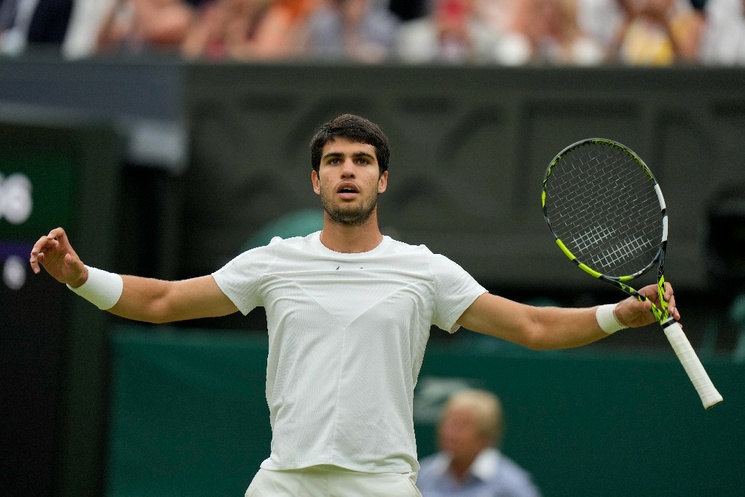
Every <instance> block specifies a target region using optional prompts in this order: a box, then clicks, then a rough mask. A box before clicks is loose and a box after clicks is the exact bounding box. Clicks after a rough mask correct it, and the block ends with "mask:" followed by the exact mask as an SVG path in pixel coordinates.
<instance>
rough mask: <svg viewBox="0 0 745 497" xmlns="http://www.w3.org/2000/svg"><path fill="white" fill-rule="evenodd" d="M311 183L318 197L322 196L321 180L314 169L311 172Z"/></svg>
mask: <svg viewBox="0 0 745 497" xmlns="http://www.w3.org/2000/svg"><path fill="white" fill-rule="evenodd" d="M310 182H311V183H313V191H314V192H316V194H317V195H320V194H321V180H320V178H319V177H318V172H317V171H316V170H315V169H313V170H312V171H311V172H310Z"/></svg>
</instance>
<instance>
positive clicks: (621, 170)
mask: <svg viewBox="0 0 745 497" xmlns="http://www.w3.org/2000/svg"><path fill="white" fill-rule="evenodd" d="M542 205H543V215H544V216H545V218H546V223H547V224H548V227H549V229H550V230H551V232H552V233H553V235H554V237H555V239H556V244H557V245H558V246H559V248H560V249H561V251H562V252H564V255H566V256H567V257H569V259H570V260H572V261H573V262H574V263H575V264H576V265H577V266H578V267H579V268H580V269H582V270H583V271H585V272H586V273H588V274H590V275H591V276H594V277H595V278H598V279H600V280H602V281H605V282H606V283H609V284H611V285H613V286H614V287H616V288H618V289H620V290H622V291H624V292H626V293H627V294H629V295H633V296H634V297H636V298H637V299H639V300H640V301H644V300H648V299H647V298H646V297H644V296H643V295H641V294H640V293H639V292H638V291H637V290H635V289H634V288H632V287H631V286H629V285H628V284H627V282H629V281H631V280H633V279H634V278H637V277H639V276H641V275H643V274H645V273H646V272H647V271H649V270H650V269H651V268H652V266H654V265H655V263H656V264H657V286H658V292H659V306H656V305H652V312H653V313H654V316H655V318H657V320H658V321H659V323H660V325H661V326H662V329H663V330H664V332H665V336H667V339H668V341H669V342H670V345H672V348H673V350H674V351H675V354H676V355H677V356H678V359H679V360H680V362H681V364H682V365H683V368H684V369H685V371H686V373H687V374H688V377H689V378H690V380H691V382H692V383H693V386H694V387H695V388H696V392H698V395H699V397H701V402H702V403H703V404H704V408H706V409H709V408H710V407H713V406H715V405H717V404H719V403H720V402H722V396H721V395H720V394H719V392H718V391H717V389H716V388H715V387H714V384H713V383H712V382H711V380H710V379H709V375H708V374H707V373H706V370H705V369H704V367H703V365H702V364H701V361H700V360H699V358H698V356H697V355H696V352H695V351H694V350H693V347H691V344H690V342H689V341H688V339H687V338H686V336H685V334H684V333H683V330H682V328H681V327H680V325H679V324H678V322H677V321H675V319H674V318H673V317H672V316H671V315H670V313H669V311H668V309H667V306H668V304H667V302H666V301H665V299H664V298H663V295H664V289H665V275H664V272H663V271H664V267H663V266H664V262H665V251H666V248H667V230H668V225H667V210H666V207H665V199H664V198H663V196H662V190H661V189H660V187H659V185H658V184H657V181H656V180H655V178H654V176H653V175H652V172H651V171H650V170H649V168H648V167H647V165H646V164H644V161H642V160H641V159H640V158H639V156H638V155H636V154H635V153H634V152H633V151H631V150H629V149H628V148H627V147H625V146H624V145H622V144H620V143H618V142H614V141H611V140H606V139H602V138H590V139H586V140H581V141H578V142H577V143H574V144H572V145H569V146H568V147H566V148H565V149H564V150H562V151H561V152H559V153H558V154H557V155H556V157H554V159H553V160H552V161H551V163H550V164H549V166H548V168H547V170H546V176H545V178H544V180H543V192H542Z"/></svg>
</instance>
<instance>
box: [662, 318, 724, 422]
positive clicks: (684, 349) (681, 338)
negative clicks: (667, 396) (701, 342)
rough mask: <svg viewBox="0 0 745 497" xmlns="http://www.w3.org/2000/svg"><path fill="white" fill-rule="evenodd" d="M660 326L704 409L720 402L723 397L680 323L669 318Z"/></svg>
mask: <svg viewBox="0 0 745 497" xmlns="http://www.w3.org/2000/svg"><path fill="white" fill-rule="evenodd" d="M662 327H663V330H664V332H665V336H666V337H667V340H668V341H669V342H670V345H672V347H673V350H674V351H675V355H677V356H678V360H679V361H680V363H681V364H682V365H683V369H685V371H686V374H688V378H690V380H691V382H692V383H693V386H694V388H695V389H696V392H698V396H699V397H700V398H701V402H702V403H703V404H704V409H709V408H711V407H714V406H715V405H717V404H719V403H720V402H722V400H724V399H723V398H722V396H721V395H720V394H719V392H718V391H717V389H716V387H714V384H713V383H712V382H711V379H709V375H708V374H707V373H706V370H705V369H704V366H703V365H702V364H701V361H700V360H699V358H698V356H697V355H696V352H695V351H694V350H693V347H691V342H689V341H688V338H687V337H686V335H685V333H683V329H682V328H681V327H680V324H678V322H677V321H675V320H673V319H671V320H669V321H667V322H665V323H663V324H662Z"/></svg>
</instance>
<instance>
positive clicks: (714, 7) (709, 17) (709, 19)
mask: <svg viewBox="0 0 745 497" xmlns="http://www.w3.org/2000/svg"><path fill="white" fill-rule="evenodd" d="M704 13H705V18H706V26H705V28H704V32H703V34H702V39H701V51H700V56H699V60H700V62H702V63H703V64H720V65H742V64H745V0H708V1H707V2H706V5H705V6H704Z"/></svg>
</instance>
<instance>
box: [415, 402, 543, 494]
mask: <svg viewBox="0 0 745 497" xmlns="http://www.w3.org/2000/svg"><path fill="white" fill-rule="evenodd" d="M503 431H504V419H503V415H502V406H501V403H500V402H499V399H498V398H497V396H496V395H494V394H493V393H491V392H488V391H485V390H461V391H459V392H456V393H454V394H453V395H452V396H451V397H450V398H449V399H448V401H447V403H446V404H445V409H444V410H443V413H442V416H441V418H440V422H439V424H438V425H437V443H438V448H439V452H438V453H436V454H434V455H431V456H429V457H426V458H424V459H422V462H421V469H420V471H419V477H418V479H417V486H418V487H419V490H420V491H421V493H422V496H423V497H476V496H478V497H540V491H539V490H538V488H537V487H536V485H535V484H534V483H533V481H532V479H531V477H530V474H528V472H526V471H525V470H524V469H523V468H521V467H520V466H518V465H517V463H515V462H514V461H513V460H511V459H510V458H508V457H507V456H505V455H504V454H502V453H501V452H500V450H499V446H500V445H501V443H502V435H503Z"/></svg>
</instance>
